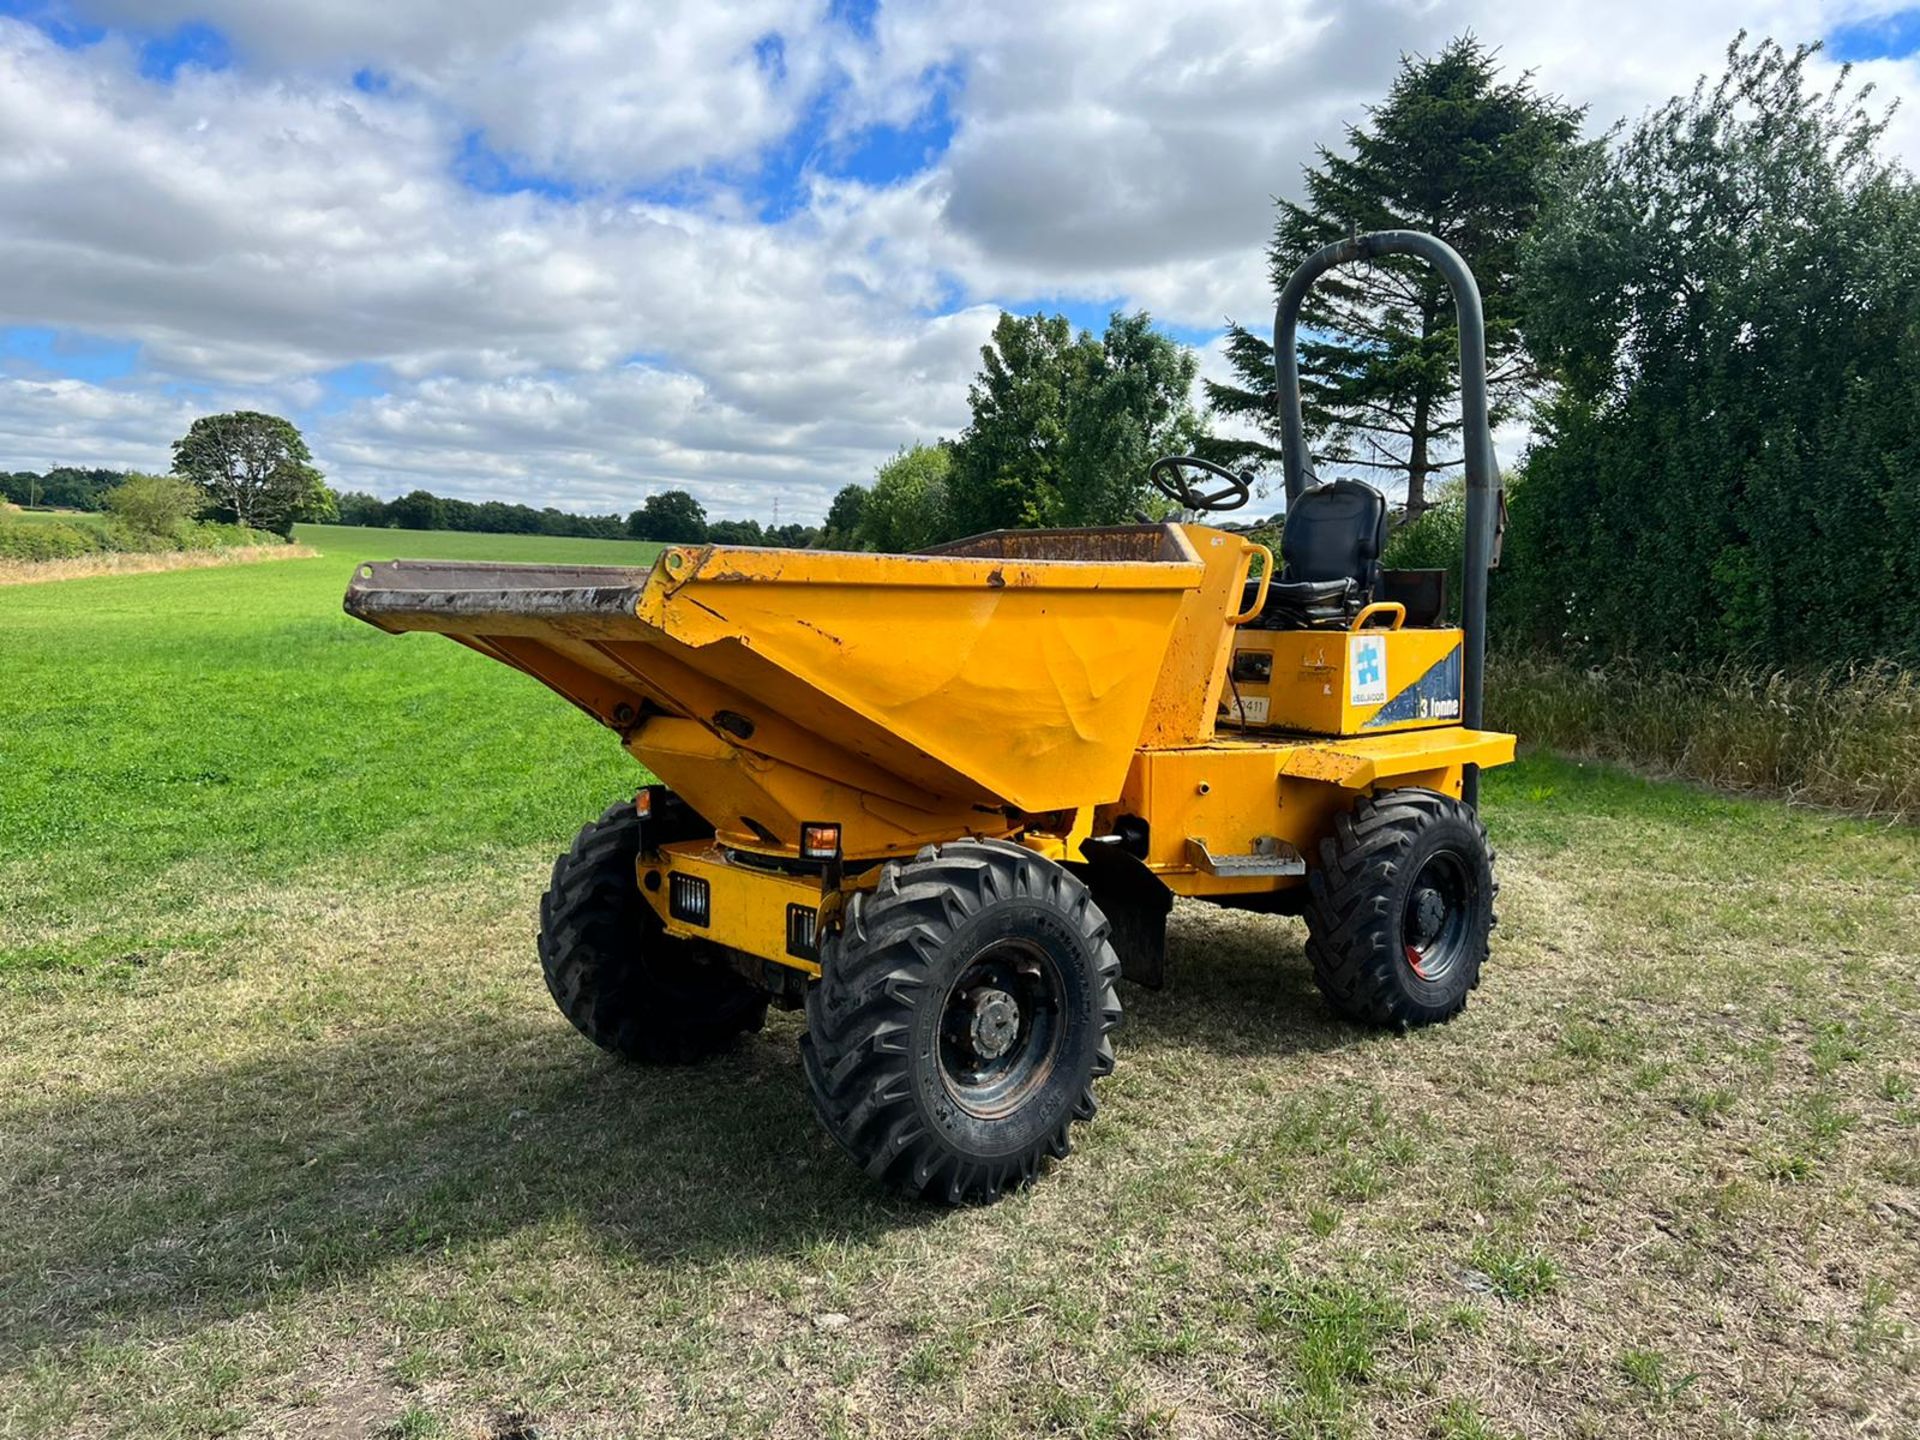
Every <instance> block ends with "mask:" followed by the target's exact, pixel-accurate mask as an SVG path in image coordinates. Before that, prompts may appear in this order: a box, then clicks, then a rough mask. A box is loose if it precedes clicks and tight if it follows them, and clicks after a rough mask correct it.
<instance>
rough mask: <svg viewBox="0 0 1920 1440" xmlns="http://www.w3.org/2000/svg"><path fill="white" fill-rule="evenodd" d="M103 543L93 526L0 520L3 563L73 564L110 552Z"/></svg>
mask: <svg viewBox="0 0 1920 1440" xmlns="http://www.w3.org/2000/svg"><path fill="white" fill-rule="evenodd" d="M104 540H105V536H104V535H102V534H101V533H100V532H99V531H97V530H96V529H94V528H93V527H92V526H86V527H82V526H78V525H66V524H62V523H60V522H58V521H46V522H42V521H30V522H24V523H23V522H21V521H19V520H11V519H7V518H4V517H0V559H4V560H71V559H73V558H74V557H75V556H76V555H90V554H92V553H93V552H94V551H96V550H103V549H105V548H107V547H106V545H105V543H104Z"/></svg>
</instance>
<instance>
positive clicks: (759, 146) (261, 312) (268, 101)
mask: <svg viewBox="0 0 1920 1440" xmlns="http://www.w3.org/2000/svg"><path fill="white" fill-rule="evenodd" d="M81 8H82V10H83V12H84V13H86V14H88V15H91V16H94V17H96V18H100V19H104V20H106V21H108V22H114V21H123V22H126V23H129V24H138V25H139V26H142V27H145V28H147V29H149V30H150V29H152V28H155V27H158V28H163V29H164V28H165V27H166V26H168V25H170V24H173V23H175V22H179V21H185V20H188V19H199V20H205V21H207V22H209V23H212V24H213V25H215V26H217V27H218V28H220V29H221V30H222V31H223V33H225V34H227V35H228V36H229V37H230V38H231V40H232V42H233V46H234V51H235V55H236V63H235V65H234V67H233V68H232V69H230V70H227V71H223V72H219V73H208V72H206V71H204V70H196V69H194V68H192V67H186V68H183V69H182V70H181V71H180V72H179V75H178V77H177V79H176V80H175V82H174V83H172V84H158V83H153V82H149V81H146V80H143V79H141V78H140V77H139V75H138V73H137V53H136V49H135V47H134V44H133V42H132V41H130V40H126V39H123V38H109V39H108V40H107V41H105V42H103V43H101V44H99V45H96V46H93V47H90V48H87V49H83V50H78V51H69V50H64V49H62V48H60V47H59V46H57V45H55V44H53V43H52V42H51V41H49V40H48V39H46V38H45V37H44V36H42V35H41V34H40V32H38V31H37V30H35V29H33V28H32V27H30V26H28V25H25V24H22V23H19V22H15V21H10V20H5V19H0V273H4V274H5V275H6V276H7V277H8V282H9V283H8V284H7V285H5V286H0V325H6V324H31V325H37V326H52V327H55V328H57V329H65V330H72V331H76V332H82V333H86V334H91V335H97V336H102V337H105V338H108V339H111V340H116V341H133V342H137V343H138V345H139V346H140V366H139V369H138V370H137V371H136V373H135V374H134V375H132V376H129V377H127V378H125V379H123V380H114V381H103V382H101V383H98V384H91V385H89V384H84V383H81V382H75V381H67V382H57V383H56V382H53V381H50V380H49V379H48V377H45V376H40V375H36V374H31V373H29V372H28V371H27V370H26V369H25V368H24V367H22V366H20V365H18V364H11V363H9V362H5V361H3V360H0V377H4V381H3V387H0V466H12V465H27V464H33V465H39V464H44V463H46V462H47V461H48V460H50V459H59V460H73V461H76V462H78V461H83V460H86V461H94V460H99V461H106V462H108V463H140V464H156V463H161V462H163V461H164V458H165V447H166V443H167V441H169V440H170V439H171V438H173V436H174V435H176V434H178V433H179V431H180V429H182V428H184V420H185V419H190V418H191V417H192V414H193V413H197V410H198V408H199V407H201V406H203V405H205V404H208V403H212V397H208V396H202V397H200V398H193V392H182V391H180V390H179V388H178V386H179V384H180V382H188V383H190V384H195V385H201V386H211V387H213V391H214V394H215V395H217V396H218V397H219V398H220V399H221V401H222V402H223V403H224V402H225V401H226V400H228V399H231V400H233V401H234V402H235V403H239V402H246V403H259V404H273V405H278V406H283V407H286V408H290V409H294V410H303V411H306V412H308V413H307V423H308V428H309V435H310V439H311V440H312V442H313V444H314V448H315V450H316V453H317V455H318V456H319V457H320V459H321V460H322V462H323V463H324V464H325V465H326V466H327V467H328V469H329V471H330V473H331V474H332V476H333V478H334V479H335V480H336V481H337V482H339V483H342V484H345V485H355V486H362V487H368V488H376V489H380V490H383V491H387V492H389V493H391V492H393V491H396V490H398V489H403V488H410V487H411V486H413V485H427V486H431V487H432V488H435V489H438V490H442V491H445V492H447V493H455V494H467V495H474V496H479V495H498V496H503V497H513V498H525V499H528V500H529V501H532V502H534V503H544V502H555V503H565V504H572V505H579V506H583V507H589V508H630V506H631V505H632V504H633V503H635V501H636V500H637V498H638V496H639V495H640V494H642V493H644V491H645V490H646V489H647V488H649V487H657V486H659V485H662V484H668V483H673V484H681V483H685V484H687V485H689V486H690V487H691V488H693V489H695V490H696V491H697V492H698V493H700V494H701V495H702V496H703V498H705V499H706V500H707V501H708V503H709V505H710V506H711V508H713V510H714V511H715V512H716V513H719V514H763V515H764V514H765V513H767V511H768V510H769V509H770V497H771V494H772V493H775V492H778V493H780V494H782V495H783V497H787V498H786V499H785V510H786V513H787V514H789V515H792V516H801V515H817V514H818V513H820V512H821V511H822V510H823V509H824V506H825V503H826V499H827V498H828V497H829V496H830V495H831V493H832V491H833V489H835V488H837V486H838V485H839V484H842V483H845V482H846V481H847V480H850V479H863V478H865V477H866V476H867V475H868V474H869V473H870V472H871V470H872V467H873V466H874V464H875V463H877V461H879V460H880V459H882V458H884V456H885V455H886V454H887V453H889V452H890V451H892V450H893V449H894V448H896V447H897V446H898V445H900V444H902V443H906V442H908V441H911V440H914V439H918V438H931V437H932V436H933V435H936V434H940V433H953V432H954V431H955V430H957V429H958V428H959V426H960V425H961V424H963V423H964V420H965V389H966V382H967V379H968V377H969V375H970V374H971V372H972V370H973V369H974V368H975V365H976V363H977V347H978V346H979V345H980V343H981V342H982V341H983V339H984V338H985V333H986V331H987V329H988V328H989V325H990V322H991V318H992V307H993V305H994V304H995V303H997V302H1001V301H1015V300H1020V299H1025V298H1030V297H1039V296H1060V297H1063V298H1073V297H1079V298H1083V299H1087V300H1095V301H1104V300H1108V299H1113V298H1118V299H1120V300H1122V301H1123V302H1125V303H1127V304H1138V305H1145V306H1147V307H1148V308H1150V309H1151V310H1153V311H1154V313H1155V314H1156V315H1157V316H1159V317H1160V318H1161V319H1163V320H1167V321H1171V322H1175V323H1179V324H1183V325H1193V326H1202V327H1207V326H1213V325H1217V324H1218V323H1219V321H1220V320H1221V319H1222V318H1223V317H1225V316H1227V315H1232V316H1233V317H1234V318H1236V319H1239V320H1241V321H1243V322H1246V323H1251V324H1253V325H1255V326H1258V325H1259V324H1260V323H1261V322H1262V321H1263V319H1264V317H1265V315H1266V313H1267V311H1268V307H1269V306H1270V304H1271V298H1270V295H1269V293H1268V288H1267V276H1266V274H1265V263H1264V255H1263V253H1262V251H1263V247H1264V243H1265V241H1266V238H1267V234H1268V230H1269V227H1270V225H1271V222H1272V213H1271V205H1270V197H1271V196H1272V195H1273V194H1274V193H1275V192H1278V191H1284V190H1289V189H1291V188H1292V187H1293V186H1294V185H1295V183H1296V180H1297V175H1298V172H1299V167H1300V165H1301V164H1302V163H1303V162H1304V161H1305V160H1307V159H1309V158H1310V157H1311V153H1312V147H1313V146H1314V144H1316V143H1318V142H1324V141H1337V140H1338V138H1339V135H1340V132H1341V129H1342V127H1343V126H1344V125H1345V124H1347V123H1349V122H1352V121H1354V120H1357V119H1359V118H1360V117H1361V115H1362V107H1363V106H1364V104H1365V103H1367V102H1368V101H1370V100H1372V99H1375V98H1377V97H1378V96H1379V95H1380V94H1381V93H1382V91H1383V90H1384V88H1385V86H1386V84H1387V82H1388V80H1389V79H1390V77H1391V74H1392V72H1393V69H1394V66H1395V64H1396V62H1397V59H1398V56H1399V53H1400V52H1401V51H1402V50H1415V51H1431V50H1433V49H1435V48H1437V47H1439V46H1440V45H1442V44H1444V43H1445V41H1446V40H1447V39H1448V38H1449V37H1451V36H1452V35H1454V34H1457V33H1459V32H1460V31H1462V30H1464V29H1467V28H1473V29H1475V30H1476V31H1477V32H1478V33H1479V34H1480V35H1481V36H1482V37H1483V38H1484V39H1486V40H1488V41H1489V42H1490V43H1492V44H1495V45H1497V46H1499V47H1501V49H1502V53H1503V56H1504V58H1505V60H1506V63H1507V64H1508V65H1509V66H1510V67H1512V68H1514V69H1520V68H1528V67H1531V68H1534V69H1535V70H1536V71H1537V80H1538V83H1539V84H1540V85H1541V86H1542V87H1543V88H1545V89H1548V90H1552V91H1557V92H1559V93H1561V94H1564V95H1566V96H1568V97H1569V98H1572V99H1575V100H1579V101H1585V102H1587V103H1589V104H1590V105H1591V106H1592V111H1593V115H1594V118H1595V120H1596V122H1598V123H1599V124H1604V123H1606V122H1608V121H1610V120H1611V119H1613V118H1615V117H1617V116H1620V115H1633V114H1637V113H1639V112H1640V111H1642V110H1644V109H1645V108H1646V107H1647V106H1649V105H1651V104H1653V103H1656V102H1657V101H1659V100H1660V99H1663V98H1664V97H1665V96H1667V95H1669V94H1671V93H1673V92H1675V91H1676V90H1679V89H1683V88H1685V87H1686V86H1687V85H1688V84H1690V83H1691V80H1692V78H1693V76H1694V75H1695V74H1697V73H1698V72H1700V71H1702V70H1711V69H1713V68H1715V67H1716V66H1717V65H1718V63H1719V59H1720V54H1721V52H1722V51H1723V50H1724V48H1725V45H1726V43H1727V41H1728V40H1729V39H1730V38H1731V37H1732V35H1733V33H1734V31H1735V30H1737V29H1738V28H1740V26H1742V25H1743V24H1744V25H1746V26H1747V27H1748V28H1750V29H1752V30H1755V31H1756V32H1761V33H1767V32H1770V33H1773V34H1775V35H1777V36H1779V37H1780V38H1782V39H1787V40H1792V39H1796V38H1810V37H1813V36H1815V35H1818V34H1819V33H1821V32H1822V31H1824V30H1825V29H1827V28H1830V26H1831V24H1832V23H1833V21H1834V17H1835V16H1836V15H1837V14H1839V13H1841V11H1842V9H1846V8H1847V7H1837V6H1834V5H1821V4H1816V3H1813V0H1773V3H1769V4H1762V5H1760V6H1759V7H1758V8H1756V6H1755V4H1754V3H1753V0H1745V3H1741V4H1735V3H1732V0H1701V3H1698V4H1694V5H1689V6H1676V5H1657V4H1654V3H1651V0H1634V3H1630V4H1623V5H1621V6H1616V7H1614V8H1613V9H1611V10H1604V11H1602V10H1596V9H1594V8H1593V7H1591V6H1588V5H1572V4H1544V3H1543V4H1537V5H1533V6H1530V7H1526V8H1524V9H1522V8H1518V7H1512V6H1496V5H1492V4H1490V3H1488V0H1474V3H1468V0H1348V3H1333V0H1261V3H1253V0H1210V3H1209V0H1194V3H1189V4H1186V5H1181V6H1174V7H1168V6H1165V5H1158V4H1146V3H1128V4H1110V5H1105V6H1100V7H1087V6H1034V5H1032V4H1030V3H1020V4H1000V5H991V6H982V5H979V4H971V3H961V0H916V3H901V4H889V5H886V6H884V7H883V8H882V9H881V11H880V13H879V14H878V15H877V16H876V17H875V18H874V20H873V24H872V29H871V36H870V37H868V36H864V35H860V34H856V33H855V32H854V31H853V29H851V28H850V27H849V26H848V25H847V24H845V23H843V22H841V21H838V20H835V19H833V18H832V16H831V15H830V14H829V13H828V9H827V6H826V5H825V4H824V3H823V0H749V3H743V4H740V5H727V6H715V5H707V4H698V3H672V4H663V3H650V4H641V3H630V0H549V3H546V4H544V5H541V6H538V7H529V6H526V5H524V4H520V3H515V4H511V5H509V4H506V3H504V0H462V3H460V4H457V5H456V4H453V3H450V0H422V3H417V4H405V5H400V4H394V3H392V0H381V3H372V0H338V3H334V4H330V5H326V6H312V5H292V4H263V3H260V0H139V3H138V4H136V3H135V0H94V3H87V0H81ZM1855 8H1857V7H1855ZM1847 13H1851V10H1850V9H1848V11H1847ZM776 39H777V44H776V43H775V40H776ZM1865 68H1866V69H1867V70H1868V71H1869V72H1871V74H1872V76H1873V78H1875V79H1876V80H1877V81H1878V82H1879V83H1880V86H1881V90H1882V93H1883V94H1887V95H1889V96H1891V95H1898V94H1902V93H1911V92H1912V91H1913V90H1915V88H1916V85H1915V80H1916V73H1915V68H1914V65H1913V64H1912V63H1911V62H1907V61H1900V62H1893V61H1885V62H1875V63H1874V64H1873V65H1871V66H1869V67H1865ZM362 70H371V71H374V72H377V73H378V74H380V75H382V76H384V77H386V81H387V83H386V85H385V86H384V88H382V87H381V86H375V87H373V90H372V92H371V93H370V92H369V91H367V90H365V89H362V88H358V87H356V86H355V85H354V84H353V83H352V80H351V77H352V76H353V75H354V73H355V72H357V71H362ZM930 75H933V76H937V77H940V78H939V79H937V80H935V81H930V80H929V79H928V77H929V76H930ZM935 84H938V85H940V86H943V87H945V91H946V93H947V95H948V103H949V105H950V109H951V114H952V119H953V124H954V133H953V137H952V141H951V144H950V146H949V147H948V148H947V150H946V152H945V153H944V154H943V155H942V156H940V157H939V158H938V160H937V161H936V162H935V163H934V164H933V165H932V166H931V167H930V168H928V169H926V170H924V171H923V172H922V173H919V174H917V175H913V176H910V177H907V178H905V179H902V180H899V181H897V182H893V183H883V184H868V183H862V182H860V181H858V180H851V179H844V178H834V177H833V176H832V175H831V174H830V173H827V172H829V171H830V170H831V165H830V164H829V163H828V162H829V160H830V158H831V157H832V156H833V155H835V154H838V153H843V151H844V147H845V146H846V145H847V144H848V143H851V141H852V140H853V139H855V138H857V132H858V131H859V130H860V129H861V127H863V126H865V125H867V124H869V123H873V122H886V123H893V124H902V123H906V122H909V121H911V120H913V119H914V118H915V117H916V116H917V115H918V114H919V113H920V112H921V110H922V109H923V108H924V107H925V106H926V105H927V104H928V102H929V100H930V98H931V95H932V89H931V87H932V86H933V85H935ZM822 105H825V106H827V110H826V113H825V117H824V119H823V120H821V119H819V114H818V107H820V106H822ZM1908 109H1909V112H1910V113H1909V114H1908V115H1907V116H1906V117H1905V118H1904V119H1903V121H1902V128H1900V129H1898V130H1897V131H1896V136H1895V140H1896V144H1897V145H1898V147H1899V149H1900V151H1901V153H1904V154H1909V155H1911V154H1914V153H1916V152H1920V128H1916V127H1920V116H1916V115H1915V114H1913V113H1911V112H1912V110H1913V107H1911V106H1910V107H1908ZM809 115H813V116H815V120H814V121H808V120H806V118H805V117H807V116H809ZM796 127H798V128H797V129H796ZM810 127H811V128H810ZM822 127H824V128H822ZM476 131H478V132H484V134H485V136H486V138H487V142H488V143H489V144H490V145H491V146H492V147H493V148H494V149H495V150H497V151H499V152H501V153H503V154H506V155H508V156H510V157H511V158H512V163H513V164H514V165H516V166H519V167H521V168H523V169H525V170H527V171H529V172H532V173H536V174H539V175H543V176H547V177H549V178H552V179H555V180H558V181H564V182H566V183H568V184H571V185H573V186H575V187H576V190H577V193H578V196H579V197H580V198H576V199H566V198H544V197H543V196H542V195H540V194H537V193H531V192H523V193H518V194H486V193H481V192H480V191H478V190H475V189H473V188H471V187H469V186H468V185H466V184H463V183H462V181H461V179H460V174H459V162H460V157H461V155H462V153H463V147H464V146H466V145H467V143H468V137H469V136H471V135H472V134H473V133H474V132H476ZM795 136H798V137H799V138H798V139H797V140H796V139H794V138H792V137H795ZM806 143H812V144H815V145H816V146H817V147H818V149H817V151H816V155H815V158H814V160H813V162H812V163H811V164H810V167H809V171H808V173H807V175H806V176H805V177H804V178H803V180H802V182H801V194H800V203H799V205H798V206H797V208H794V209H792V211H791V213H787V214H785V215H784V218H780V219H777V220H772V221H768V220H763V219H761V218H760V215H759V213H758V212H759V207H760V202H759V199H758V198H757V197H756V194H755V191H754V188H753V177H754V176H755V175H756V174H758V173H759V172H760V171H761V169H762V168H763V166H764V164H765V163H766V156H767V155H768V153H769V149H768V147H769V146H788V147H791V146H792V145H794V144H801V145H802V146H803V148H804V144H806ZM666 176H679V177H681V180H680V182H679V183H680V189H681V190H682V191H684V195H683V197H682V198H681V199H680V200H679V201H678V202H677V203H667V202H666V201H664V200H661V199H659V198H652V199H640V198H634V197H635V196H636V195H637V194H641V193H652V194H656V196H657V193H658V192H642V191H636V190H635V189H634V188H633V187H635V186H643V185H645V184H647V183H649V182H652V181H656V180H659V179H660V178H662V177H666ZM689 177H691V178H689ZM943 311H949V312H954V313H950V314H942V313H941V312H943ZM1203 359H1204V360H1205V362H1206V364H1207V365H1208V366H1210V367H1217V366H1218V356H1217V355H1216V354H1213V353H1211V351H1209V352H1208V353H1207V354H1206V355H1204V356H1203ZM352 364H367V365H373V366H377V367H379V369H378V373H379V374H381V375H383V376H386V377H390V379H391V390H390V393H388V394H385V395H375V396H368V397H363V398H360V399H356V400H350V401H348V402H346V403H333V402H329V403H326V404H322V403H320V402H321V399H322V397H323V396H324V395H326V393H327V391H326V387H325V386H324V385H322V384H321V383H320V381H319V380H318V378H317V377H321V376H323V375H325V373H326V372H329V371H331V370H334V369H335V368H337V367H341V366H347V365H352ZM169 387H172V388H169ZM183 394H184V395H186V397H187V398H181V397H182V395H183ZM143 426H147V427H151V428H150V430H149V431H148V432H147V433H148V439H147V441H146V442H144V446H145V448H144V449H143V448H142V444H143V442H142V441H141V440H140V439H139V436H140V434H141V427H143Z"/></svg>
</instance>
